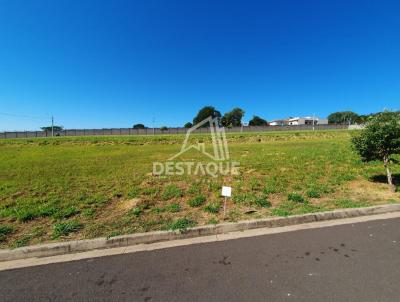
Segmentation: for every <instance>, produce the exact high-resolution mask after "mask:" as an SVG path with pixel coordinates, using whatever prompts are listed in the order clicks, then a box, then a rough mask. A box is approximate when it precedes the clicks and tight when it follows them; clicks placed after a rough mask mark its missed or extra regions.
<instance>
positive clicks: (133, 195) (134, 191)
mask: <svg viewBox="0 0 400 302" xmlns="http://www.w3.org/2000/svg"><path fill="white" fill-rule="evenodd" d="M139 194H140V190H139V188H137V187H134V188H132V189H131V190H130V191H129V192H128V197H129V198H136V197H138V196H139Z"/></svg>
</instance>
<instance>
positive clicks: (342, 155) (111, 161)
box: [0, 131, 400, 247]
mask: <svg viewBox="0 0 400 302" xmlns="http://www.w3.org/2000/svg"><path fill="white" fill-rule="evenodd" d="M350 137H351V132H348V131H316V132H311V131H304V132H279V133H271V132H269V133H237V134H228V135H227V139H228V145H229V151H230V155H231V159H232V160H233V161H237V162H240V169H239V174H238V175H235V176H229V177H217V178H211V177H206V176H195V175H180V176H179V175H177V176H153V175H152V173H151V172H152V163H153V162H154V161H159V162H164V161H166V160H167V159H168V158H170V157H171V156H172V155H174V154H176V153H177V152H179V151H180V148H181V144H182V142H183V140H184V136H182V135H155V136H115V137H112V136H104V137H100V136H99V137H57V138H39V139H13V140H0V225H1V226H3V225H7V226H10V227H12V229H13V231H12V232H10V233H7V234H3V235H0V236H2V240H0V247H11V246H20V245H22V244H34V243H37V242H49V241H52V240H64V239H65V240H67V239H68V238H71V237H73V238H74V239H75V238H76V239H81V238H93V237H96V236H108V235H109V234H126V233H135V232H143V231H152V230H163V229H168V228H170V227H171V226H172V225H173V224H174V223H176V225H177V226H178V225H185V223H184V222H185V221H186V220H182V219H184V218H185V217H191V218H190V221H192V222H194V223H195V224H200V225H201V224H206V223H210V213H211V214H212V215H213V217H215V220H216V221H222V220H223V217H222V215H223V214H222V211H221V210H219V208H218V207H217V205H218V204H222V203H223V198H221V196H220V191H221V186H222V185H230V186H232V189H233V191H232V192H233V193H232V194H233V195H232V199H230V200H228V207H227V213H226V218H227V219H228V220H229V221H236V220H241V219H251V218H254V216H251V215H248V214H245V213H246V212H247V211H248V210H249V208H251V209H254V210H256V211H257V215H258V216H257V217H268V216H271V215H279V216H285V215H292V214H299V213H308V212H315V211H319V210H324V209H335V208H347V207H358V206H364V205H373V204H377V203H386V202H390V201H393V200H397V201H398V200H400V193H395V194H387V195H384V194H380V195H379V198H378V197H375V196H377V194H376V193H379V192H381V191H382V190H383V191H385V188H386V187H385V185H384V184H381V183H378V182H376V183H373V182H372V181H371V180H370V179H371V178H372V177H374V176H377V175H378V176H379V175H383V174H384V173H385V171H384V169H383V167H382V165H381V163H378V162H373V163H368V164H364V163H362V162H361V161H360V160H359V159H358V157H357V156H356V154H355V153H354V152H353V151H352V150H351V146H350ZM190 142H191V143H196V142H204V143H205V144H206V146H208V145H207V143H209V142H210V138H209V136H206V135H194V136H193V137H191V139H190ZM206 148H209V147H206ZM208 151H211V150H210V149H208ZM181 160H188V161H195V162H197V161H200V162H207V161H208V158H207V157H205V156H203V155H202V154H200V153H198V152H197V151H195V150H192V151H191V152H189V153H187V154H184V155H182V157H181ZM393 173H394V174H395V175H398V174H399V173H400V167H399V166H395V167H394V170H393ZM350 184H352V186H353V188H354V187H357V186H358V185H359V184H360V185H362V184H369V185H368V186H367V187H366V188H365V189H363V190H360V191H361V193H360V192H359V193H357V194H356V193H354V191H353V190H352V189H351V187H349V186H350ZM385 192H386V191H385ZM293 193H294V194H293ZM124 201H131V203H128V204H127V205H125V206H123V207H122V206H121V204H123V202H124ZM206 201H212V202H211V203H206ZM214 203H215V204H214ZM217 208H218V211H217ZM188 215H189V216H188ZM71 221H72V222H71ZM78 222H79V223H78ZM186 222H188V221H186ZM186 224H187V225H191V224H190V223H186ZM37 227H41V228H43V229H44V232H41V233H37V234H36V233H34V232H33V230H34V229H35V228H37ZM0 234H1V230H0ZM25 235H26V237H24V236H25ZM28 235H29V236H30V239H29V240H28V239H27V238H28V237H29V236H28ZM17 241H18V242H19V243H17Z"/></svg>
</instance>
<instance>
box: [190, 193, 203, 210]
mask: <svg viewBox="0 0 400 302" xmlns="http://www.w3.org/2000/svg"><path fill="white" fill-rule="evenodd" d="M205 201H206V197H205V196H204V195H197V196H196V197H195V198H193V199H191V200H189V201H188V205H189V206H191V207H192V208H195V207H199V206H201V205H202V204H203V203H204V202H205Z"/></svg>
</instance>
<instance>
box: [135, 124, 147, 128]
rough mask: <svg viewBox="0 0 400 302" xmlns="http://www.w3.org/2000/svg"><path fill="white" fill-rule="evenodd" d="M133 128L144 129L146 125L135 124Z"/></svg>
mask: <svg viewBox="0 0 400 302" xmlns="http://www.w3.org/2000/svg"><path fill="white" fill-rule="evenodd" d="M132 128H133V129H146V126H145V125H143V124H135V125H133V127H132Z"/></svg>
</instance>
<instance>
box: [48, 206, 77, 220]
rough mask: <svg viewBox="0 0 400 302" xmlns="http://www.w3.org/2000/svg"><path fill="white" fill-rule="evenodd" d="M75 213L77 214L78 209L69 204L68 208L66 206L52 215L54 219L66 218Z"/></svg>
mask: <svg viewBox="0 0 400 302" xmlns="http://www.w3.org/2000/svg"><path fill="white" fill-rule="evenodd" d="M77 214H79V211H78V210H77V209H76V208H75V207H74V206H71V207H68V208H66V209H64V210H61V211H58V212H56V213H55V214H54V215H53V217H54V218H55V219H66V218H70V217H72V216H75V215H77Z"/></svg>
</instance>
